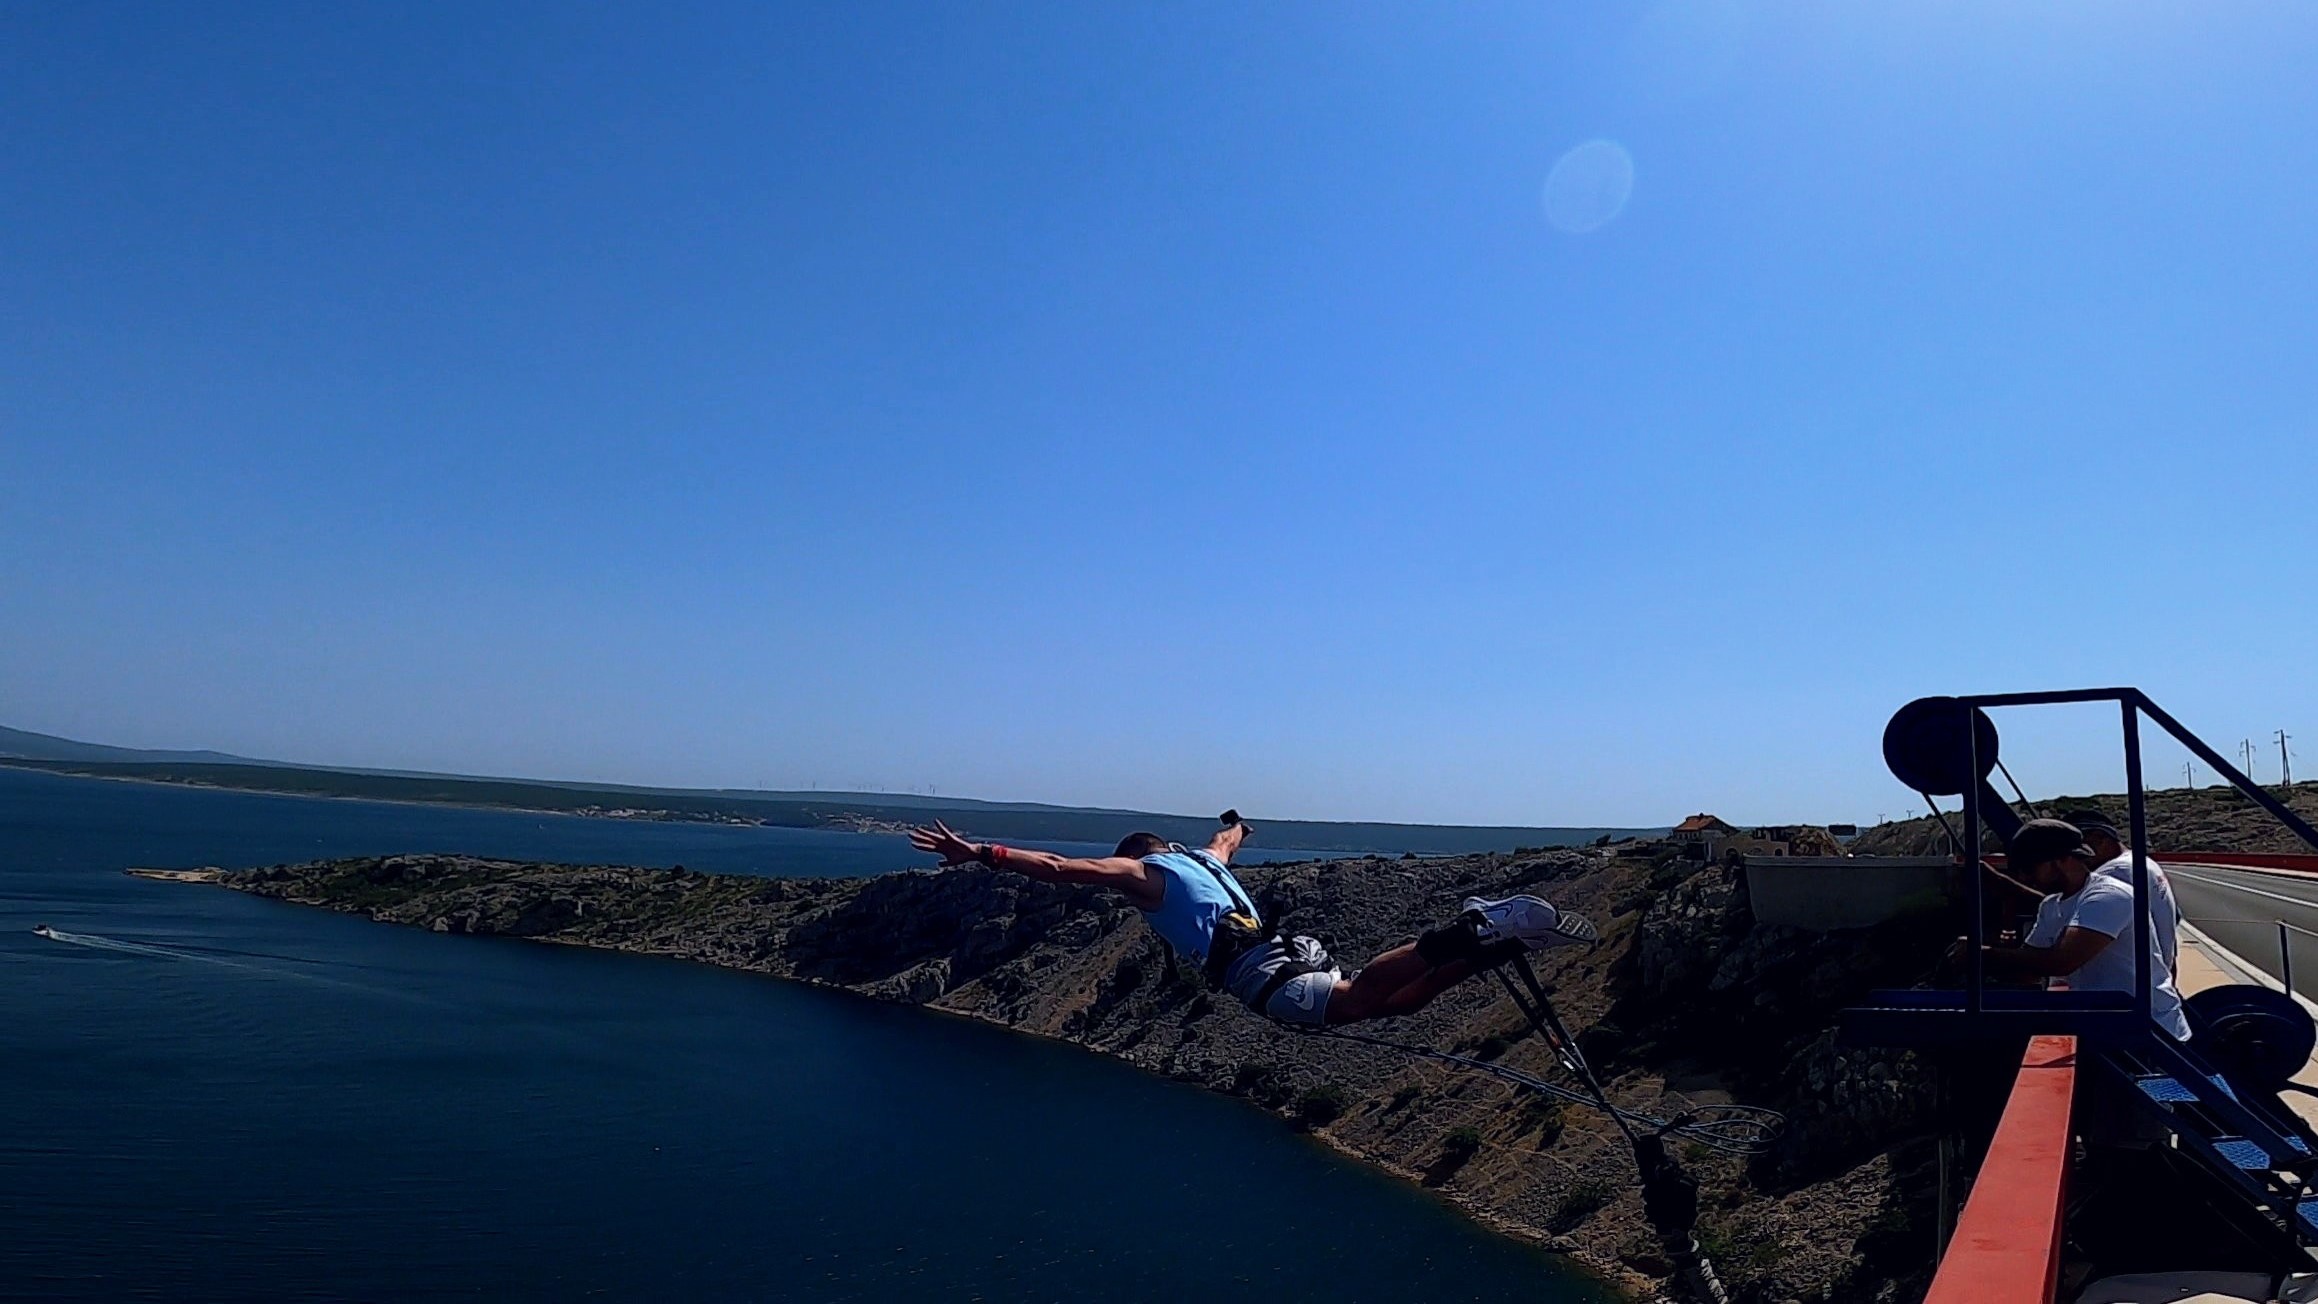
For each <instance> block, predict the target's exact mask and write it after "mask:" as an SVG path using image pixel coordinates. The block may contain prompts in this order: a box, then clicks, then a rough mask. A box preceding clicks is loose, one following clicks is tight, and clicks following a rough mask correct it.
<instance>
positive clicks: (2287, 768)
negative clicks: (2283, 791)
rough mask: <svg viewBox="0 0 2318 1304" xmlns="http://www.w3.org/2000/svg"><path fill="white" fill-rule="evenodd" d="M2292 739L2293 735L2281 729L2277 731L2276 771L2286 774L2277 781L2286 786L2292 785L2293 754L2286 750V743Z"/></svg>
mask: <svg viewBox="0 0 2318 1304" xmlns="http://www.w3.org/2000/svg"><path fill="white" fill-rule="evenodd" d="M2293 740H2294V735H2292V734H2290V733H2287V732H2286V731H2285V730H2283V729H2280V730H2279V731H2278V772H2279V773H2280V774H2283V775H2285V776H2286V777H2285V778H2283V779H2280V780H2279V782H2280V783H2281V784H2283V785H2285V786H2286V787H2288V788H2291V787H2293V786H2294V754H2293V753H2292V752H2290V751H2287V750H2286V744H2287V743H2290V742H2292V741H2293Z"/></svg>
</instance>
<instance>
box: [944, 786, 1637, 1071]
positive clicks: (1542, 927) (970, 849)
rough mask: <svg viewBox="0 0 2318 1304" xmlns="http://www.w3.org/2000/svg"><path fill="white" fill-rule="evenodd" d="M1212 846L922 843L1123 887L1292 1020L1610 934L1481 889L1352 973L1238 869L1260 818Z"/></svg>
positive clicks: (1427, 993) (1418, 999)
mask: <svg viewBox="0 0 2318 1304" xmlns="http://www.w3.org/2000/svg"><path fill="white" fill-rule="evenodd" d="M1223 820H1224V827H1223V830H1222V831H1221V832H1219V833H1217V834H1216V835H1215V836H1214V837H1213V838H1211V839H1209V840H1208V844H1207V846H1206V847H1205V848H1203V849H1200V850H1196V851H1194V850H1189V849H1186V848H1184V847H1181V846H1178V845H1175V844H1173V843H1170V842H1168V841H1167V840H1166V839H1165V838H1162V837H1160V836H1159V835H1158V834H1156V833H1130V834H1128V835H1127V836H1126V838H1125V839H1124V840H1122V841H1121V842H1120V843H1119V846H1118V849H1117V850H1115V851H1113V852H1112V853H1111V854H1110V855H1108V856H1101V857H1094V858H1080V857H1072V856H1058V855H1055V854H1053V853H1051V852H1045V851H1029V850H1025V849H1022V848H1019V847H1005V846H1000V845H998V844H996V843H975V842H968V841H966V840H965V839H964V838H961V837H959V836H958V835H957V834H955V833H952V832H951V831H950V830H949V829H948V828H947V827H946V826H944V825H943V824H942V823H940V822H939V821H936V822H935V823H934V825H933V827H931V828H921V829H917V830H914V831H912V832H911V834H910V843H911V845H913V846H915V847H916V848H917V849H918V850H920V851H928V852H932V853H933V854H935V855H937V856H940V857H941V858H942V864H943V865H945V866H948V865H962V864H966V863H967V862H969V861H971V862H975V863H979V864H983V865H989V866H992V867H993V868H997V869H1006V870H1012V871H1013V872H1015V873H1018V874H1021V875H1022V876H1023V877H1025V878H1031V879H1036V880H1038V881H1039V882H1041V883H1086V884H1093V885H1096V886H1099V887H1107V888H1113V889H1115V890H1117V891H1118V892H1119V893H1120V894H1121V895H1122V896H1124V897H1126V898H1127V900H1128V901H1129V902H1130V903H1132V904H1133V905H1134V907H1135V908H1136V909H1138V910H1140V911H1142V912H1143V918H1144V919H1146V920H1148V921H1150V924H1151V927H1152V928H1153V929H1155V930H1156V931H1157V932H1158V934H1159V936H1160V937H1161V938H1162V939H1164V940H1165V941H1166V943H1167V945H1168V946H1169V947H1171V948H1173V949H1174V952H1175V954H1176V956H1177V958H1179V959H1180V960H1181V961H1182V962H1183V963H1185V964H1187V965H1190V966H1192V967H1193V968H1195V969H1198V970H1199V971H1200V972H1201V973H1202V974H1204V975H1206V977H1207V978H1208V980H1209V981H1210V982H1213V983H1215V984H1216V985H1218V986H1220V987H1222V988H1224V989H1225V990H1227V991H1229V992H1230V993H1231V994H1232V995H1233V996H1236V997H1238V998H1239V999H1240V1000H1241V1001H1243V1002H1245V1003H1246V1004H1247V1006H1248V1008H1249V1009H1252V1010H1254V1011H1255V1012H1256V1013H1258V1014H1261V1015H1264V1016H1265V1017H1267V1018H1272V1019H1277V1020H1279V1021H1281V1022H1283V1023H1301V1024H1311V1025H1314V1026H1320V1025H1335V1024H1344V1023H1358V1022H1360V1021H1361V1020H1363V1019H1377V1018H1383V1017H1386V1016H1388V1015H1396V1014H1409V1013H1412V1012H1414V1011H1416V1010H1420V1009H1423V1008H1424V1006H1425V1005H1426V1003H1427V1002H1429V1001H1431V1000H1432V999H1433V998H1434V997H1436V996H1438V995H1440V994H1441V993H1442V992H1445V991H1447V990H1448V989H1449V988H1451V987H1453V986H1455V985H1456V984H1458V983H1459V982H1462V981H1464V980H1465V979H1466V978H1469V977H1471V976H1473V975H1474V974H1477V973H1481V972H1483V971H1485V970H1487V969H1489V968H1490V967H1492V966H1494V965H1497V964H1502V963H1504V962H1505V961H1507V960H1509V959H1511V958H1513V957H1514V956H1516V955H1519V954H1522V953H1523V952H1526V951H1541V950H1544V949H1545V948H1547V947H1550V946H1565V945H1573V944H1588V945H1590V944H1592V943H1593V942H1596V941H1598V940H1600V935H1599V934H1598V933H1596V932H1595V931H1594V926H1593V925H1592V924H1591V923H1588V922H1587V921H1586V919H1585V918H1584V917H1583V916H1581V915H1575V914H1571V913H1570V912H1568V911H1566V910H1556V909H1555V908H1554V907H1553V905H1552V904H1551V903H1550V902H1547V901H1545V900H1543V899H1541V898H1538V897H1533V896H1513V897H1506V898H1505V899H1503V900H1501V901H1487V900H1483V899H1482V898H1480V897H1469V898H1467V899H1466V901H1465V903H1464V908H1463V910H1462V912H1461V913H1460V914H1459V915H1458V917H1457V918H1456V919H1455V920H1454V921H1452V922H1450V923H1447V924H1444V925H1442V926H1441V927H1439V928H1435V929H1432V930H1430V931H1429V932H1426V933H1423V934H1421V935H1419V936H1418V938H1417V940H1416V941H1414V942H1411V943H1407V944H1404V945H1401V946H1396V947H1394V948H1392V949H1391V950H1389V951H1386V952H1385V953H1384V954H1382V955H1380V956H1378V957H1376V958H1375V959H1374V960H1371V961H1369V963H1368V967H1367V968H1364V969H1362V970H1360V971H1359V972H1358V973H1355V974H1354V975H1352V976H1351V977H1350V978H1346V977H1344V975H1343V973H1342V971H1341V970H1339V969H1338V968H1337V965H1336V962H1335V961H1334V960H1332V959H1330V958H1329V955H1328V952H1327V950H1326V949H1325V948H1323V947H1322V946H1321V945H1320V943H1319V942H1317V941H1315V940H1314V939H1312V938H1309V937H1302V936H1298V937H1282V936H1280V935H1279V934H1278V933H1276V932H1275V931H1273V930H1272V929H1270V928H1268V927H1267V926H1266V925H1265V924H1264V923H1263V921H1262V917H1261V916H1260V915H1259V914H1258V913H1257V911H1256V907H1255V901H1254V899H1253V898H1251V897H1250V896H1249V895H1248V893H1247V889H1246V888H1243V887H1241V886H1240V882H1239V879H1238V878H1236V877H1234V876H1233V874H1232V872H1231V858H1232V855H1233V853H1235V852H1237V851H1238V850H1239V848H1240V844H1241V843H1243V842H1245V841H1247V837H1248V833H1249V831H1250V830H1249V827H1248V825H1247V824H1246V823H1245V822H1244V821H1242V820H1241V819H1240V818H1239V814H1238V812H1236V811H1227V812H1225V813H1224V817H1223Z"/></svg>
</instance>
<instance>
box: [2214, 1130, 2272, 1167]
mask: <svg viewBox="0 0 2318 1304" xmlns="http://www.w3.org/2000/svg"><path fill="white" fill-rule="evenodd" d="M2213 1148H2214V1150H2215V1151H2216V1152H2217V1153H2219V1154H2220V1155H2221V1157H2222V1158H2224V1159H2227V1160H2228V1161H2230V1162H2231V1163H2233V1164H2235V1165H2237V1166H2238V1168H2239V1169H2240V1170H2241V1171H2243V1172H2248V1173H2259V1172H2265V1171H2267V1170H2268V1169H2269V1166H2270V1152H2269V1151H2267V1150H2264V1149H2262V1145H2261V1143H2260V1142H2259V1141H2248V1140H2246V1139H2245V1138H2244V1137H2242V1136H2222V1137H2215V1138H2214V1139H2213Z"/></svg>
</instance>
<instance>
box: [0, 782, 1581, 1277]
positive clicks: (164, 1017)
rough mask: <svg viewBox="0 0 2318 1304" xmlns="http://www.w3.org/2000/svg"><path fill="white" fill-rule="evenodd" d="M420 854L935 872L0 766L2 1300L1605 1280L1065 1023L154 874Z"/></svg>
mask: <svg viewBox="0 0 2318 1304" xmlns="http://www.w3.org/2000/svg"><path fill="white" fill-rule="evenodd" d="M393 851H467V852H474V853H479V854H485V855H496V856H510V857H521V858H526V859H540V860H573V861H591V862H620V863H630V864H642V865H671V864H678V863H681V864H685V865H688V866H691V867H692V868H695V869H702V870H712V871H736V872H750V873H767V874H780V873H794V874H839V873H869V872H876V871H879V870H884V869H891V868H897V867H900V866H903V865H907V864H910V863H912V857H911V856H910V854H909V853H908V851H907V849H906V846H905V845H904V844H903V843H902V842H901V841H900V840H899V839H897V838H889V837H878V836H869V835H859V834H840V833H820V832H806V831H797V830H780V829H748V828H727V827H719V826H709V825H670V824H649V823H630V822H623V821H613V820H590V819H579V818H572V817H560V816H539V815H529V814H521V813H513V812H502V811H479V810H458V809H447V808H434V807H423V806H398V805H387V804H380V803H366V802H352V801H334V800H321V799H311V798H291V797H271V796H262V795H255V794H247V793H232V792H218V791H205V790H198V789H187V788H174V787H164V786H158V785H148V784H132V783H118V782H109V781H104V780H95V779H77V778H66V777H60V776H54V775H47V774H38V773H30V772H24V771H15V770H6V769H0V1080H4V1082H5V1089H4V1090H0V1209H5V1210H6V1211H7V1217H6V1234H5V1235H0V1283H5V1285H4V1286H0V1293H4V1294H6V1295H7V1296H8V1297H9V1298H31V1299H103V1300H120V1299H168V1300H190V1299H216V1300H226V1299H233V1300H336V1299H363V1300H404V1299H433V1298H467V1299H578V1298H583V1297H584V1298H598V1299H651V1300H655V1301H671V1300H690V1299H712V1300H753V1299H766V1300H803V1301H837V1300H973V1299H986V1300H1077V1299H1093V1298H1097V1297H1101V1298H1105V1299H1108V1300H1115V1301H1146V1300H1147V1301H1162V1300H1164V1301H1170V1302H1172V1301H1179V1300H1183V1299H1197V1298H1212V1297H1215V1296H1216V1295H1217V1294H1218V1292H1221V1294H1222V1296H1223V1297H1226V1298H1253V1297H1259V1296H1261V1297H1266V1298H1274V1299H1326V1300H1332V1301H1339V1302H1342V1301H1360V1300H1375V1301H1415V1300H1447V1299H1469V1300H1505V1301H1513V1300H1521V1301H1527V1302H1529V1304H1535V1302H1536V1301H1540V1300H1549V1301H1576V1300H1596V1299H1601V1298H1605V1296H1603V1295H1602V1294H1601V1293H1600V1291H1599V1290H1598V1289H1597V1288H1596V1287H1594V1286H1592V1285H1591V1284H1589V1283H1587V1282H1586V1281H1584V1280H1583V1279H1581V1278H1579V1277H1577V1276H1576V1275H1574V1274H1572V1273H1571V1272H1569V1271H1568V1270H1567V1269H1566V1268H1564V1267H1562V1266H1561V1265H1560V1264H1559V1263H1557V1262H1556V1261H1555V1260H1554V1259H1553V1258H1551V1257H1550V1256H1548V1255H1545V1254H1542V1253H1540V1252H1537V1251H1535V1250H1532V1249H1529V1248H1527V1247H1524V1246H1521V1245H1517V1244H1514V1243H1511V1242H1508V1241H1505V1240H1503V1239H1500V1238H1498V1237H1495V1236H1492V1235H1490V1234H1488V1233H1485V1232H1483V1231H1482V1230H1480V1229H1479V1228H1477V1227H1475V1226H1473V1225H1472V1224H1470V1223H1468V1222H1466V1221H1464V1220H1462V1219H1461V1218H1459V1217H1457V1216H1456V1215H1454V1214H1453V1213H1451V1212H1450V1211H1449V1210H1448V1209H1446V1208H1445V1207H1443V1206H1442V1205H1440V1204H1439V1203H1437V1202H1436V1201H1435V1200H1434V1199H1432V1198H1431V1197H1430V1196H1427V1195H1426V1194H1424V1193H1422V1192H1420V1191H1417V1190H1414V1189H1411V1188H1409V1187H1406V1186H1404V1185H1401V1184H1399V1183H1396V1182H1393V1181H1391V1180H1389V1179H1387V1178H1385V1177H1382V1176H1381V1175H1378V1174H1376V1173H1374V1172H1371V1171H1368V1170H1366V1169H1363V1168H1361V1167H1359V1166H1358V1165H1355V1164H1352V1163H1349V1162H1347V1161H1345V1160H1343V1159H1341V1158H1339V1157H1337V1156H1335V1155H1333V1154H1330V1153H1329V1152H1327V1151H1326V1150H1324V1149H1323V1148H1322V1147H1320V1146H1318V1145H1317V1144H1314V1143H1313V1142H1311V1141H1310V1140H1308V1139H1306V1138H1303V1137H1300V1136H1298V1135H1296V1134H1295V1133H1294V1132H1293V1131H1291V1130H1290V1129H1288V1128H1287V1127H1285V1126H1284V1125H1282V1124H1280V1123H1278V1122H1277V1121H1275V1120H1274V1119H1272V1118H1270V1117H1268V1116H1266V1115H1264V1114H1262V1113H1259V1112H1258V1111H1256V1110H1253V1109H1250V1108H1248V1107H1246V1106H1245V1105H1242V1104H1240V1103H1238V1102H1236V1101H1231V1100H1226V1099H1223V1098H1220V1097H1216V1096H1211V1095H1209V1094H1207V1093H1204V1092H1201V1091H1198V1090H1195V1089H1192V1088H1188V1087H1184V1086H1181V1085H1177V1084H1171V1083H1167V1082H1161V1081H1157V1080H1154V1079H1152V1078H1149V1077H1147V1076H1145V1075H1143V1074H1140V1073H1137V1072H1136V1071H1134V1070H1132V1069H1129V1068H1127V1067H1125V1066H1123V1065H1120V1064H1117V1063H1114V1062H1111V1061H1108V1060H1105V1059H1102V1058H1100V1057H1097V1056H1094V1055H1090V1054H1087V1053H1084V1052H1082V1051H1079V1050H1077V1049H1075V1048H1072V1047H1068V1046H1063V1045H1057V1044H1052V1043H1048V1042H1042V1041H1038V1040H1035V1039H1032V1038H1028V1037H1022V1036H1016V1035H1013V1034H1009V1033H1006V1032H1004V1031H1001V1030H998V1029H994V1028H989V1027H985V1026H981V1025H978V1024H972V1023H968V1022H965V1021H962V1020H957V1019H951V1018H946V1017H943V1016H940V1015H936V1014H931V1013H928V1012H926V1011H921V1010H914V1009H906V1008H899V1007H892V1006H882V1005H877V1004H874V1003H872V1002H869V1001H866V1000H860V999H856V998H852V997H849V996H846V995H843V994H839V993H830V992H824V991H817V990H814V989H810V988H806V987H801V986H797V985H793V984H788V983H783V982H779V981H776V980H772V979H767V978H763V977H759V976H755V975H749V974H740V973H730V972H724V971H719V970H715V969H710V968H705V967H701V966H695V965H689V964H683V963H677V962H672V961H662V960H654V959H649V958H644V957H636V956H625V955H613V954H605V953H598V952H589V951H581V950H576V949H567V948H560V947H552V946H540V945H535V944H529V943H522V942H511V941H493V940H478V939H472V938H456V937H446V936H438V935H435V934H431V933H427V932H423V931H419V930H416V929H406V928H395V927H389V926H384V925H378V924H373V923H370V922H368V921H367V920H363V919H358V918H353V917H349V916H345V915H338V914H333V913H329V912H326V911H320V910H312V909H306V908H302V907H297V906H288V905H283V904H280V903H277V902H270V901H262V900H256V899H253V898H250V897H246V896H242V895H240V894H237V893H233V892H227V891H223V890H219V889H216V888H204V887H198V886H185V885H178V884H166V883H155V882H149V881H145V880H139V879H131V878H128V877H126V876H124V875H122V874H121V872H120V871H121V870H122V869H123V868H124V867H127V866H131V865H142V866H155V867H179V868H182V867H191V866H198V865H225V866H246V865H257V864H271V863H276V862H280V861H287V860H302V859H312V858H315V857H321V856H337V855H361V854H372V853H385V852H393ZM42 923H46V924H49V925H50V926H51V927H52V928H54V929H55V930H56V931H57V933H58V934H59V935H60V937H59V939H56V940H51V939H48V938H42V937H39V936H35V935H34V934H33V932H32V928H33V926H34V925H36V924H42Z"/></svg>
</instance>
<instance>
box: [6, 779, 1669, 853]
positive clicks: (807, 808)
mask: <svg viewBox="0 0 2318 1304" xmlns="http://www.w3.org/2000/svg"><path fill="white" fill-rule="evenodd" d="M0 766H6V767H8V768H11V769H18V770H26V771H32V772H37V773H43V774H57V775H63V776H67V777H73V778H89V779H113V780H119V781H126V782H133V783H158V784H167V785H171V786H175V787H180V788H200V789H206V790H210V791H218V792H254V793H264V794H268V795H273V796H284V797H324V798H334V799H339V800H347V801H377V802H387V803H392V804H396V805H409V806H434V807H452V808H459V809H468V810H492V811H505V812H522V813H527V814H535V815H562V816H570V817H573V818H580V819H613V820H623V821H627V822H631V823H653V824H698V825H723V826H727V827H734V828H787V829H797V830H801V831H820V832H831V833H870V834H885V835H889V836H890V835H899V834H903V833H906V832H907V831H908V830H909V829H911V828H912V827H915V826H917V825H919V824H923V823H925V822H927V821H928V820H931V819H943V820H946V821H948V822H949V823H950V824H951V825H953V826H954V827H956V828H958V830H959V831H960V832H961V833H965V834H966V835H968V836H970V837H975V838H979V839H987V840H1009V841H1021V842H1050V843H1077V844H1083V845H1093V844H1103V845H1107V844H1109V843H1111V842H1113V841H1115V840H1116V839H1117V838H1118V837H1119V835H1120V834H1121V833H1122V832H1124V831H1126V830H1128V829H1130V828H1138V827H1139V828H1146V829H1150V830H1151V831H1153V832H1156V833H1159V834H1160V835H1162V836H1164V837H1167V838H1170V839H1173V840H1178V841H1184V842H1195V841H1197V840H1201V839H1204V838H1205V837H1206V836H1207V835H1208V834H1209V833H1210V832H1212V831H1213V830H1214V828H1215V825H1214V822H1213V821H1212V820H1207V819H1198V818H1194V817H1190V816H1182V815H1166V814H1160V813H1156V812H1148V811H1123V810H1107V809H1096V808H1085V807H1063V806H1042V805H1036V804H1032V803H992V802H979V801H967V800H956V801H953V802H944V801H942V800H941V799H938V798H908V797H895V798H893V799H892V800H891V801H890V803H889V802H886V801H881V800H879V799H878V797H877V795H875V794H842V795H833V796H832V797H830V798H828V799H822V798H819V797H815V796H811V795H800V794H789V793H784V794H766V795H763V796H752V795H746V794H727V793H724V792H721V791H714V790H701V791H692V790H684V789H671V790H665V791H655V790H650V789H636V788H631V787H601V788H599V787H594V786H590V785H585V784H556V783H547V782H542V781H537V780H525V779H477V778H467V777H463V776H455V775H420V774H374V773H369V772H362V771H346V770H328V769H310V768H303V767H296V766H276V765H269V764H241V763H234V764H222V763H210V762H167V761H131V762H123V761H85V760H68V759H50V758H40V757H18V756H6V757H0ZM1257 826H1258V828H1259V829H1260V830H1262V832H1263V833H1264V834H1268V835H1269V836H1260V839H1259V845H1268V846H1271V847H1275V848H1277V849H1278V850H1281V851H1294V852H1309V853H1312V854H1314V855H1330V854H1342V855H1400V854H1416V855H1462V854H1473V853H1476V852H1480V851H1513V850H1519V849H1543V848H1548V847H1566V846H1579V845H1584V844H1586V843H1590V842H1595V841H1597V840H1601V839H1605V838H1607V839H1609V840H1617V839H1621V838H1625V837H1631V836H1649V835H1654V834H1657V833H1661V832H1663V831H1664V830H1663V829H1626V828H1607V827H1588V828H1555V827H1542V826H1540V827H1518V826H1499V825H1486V826H1484V825H1422V824H1395V823H1388V822H1376V823H1368V822H1359V821H1319V820H1266V819H1261V818H1259V819H1258V820H1257Z"/></svg>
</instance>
